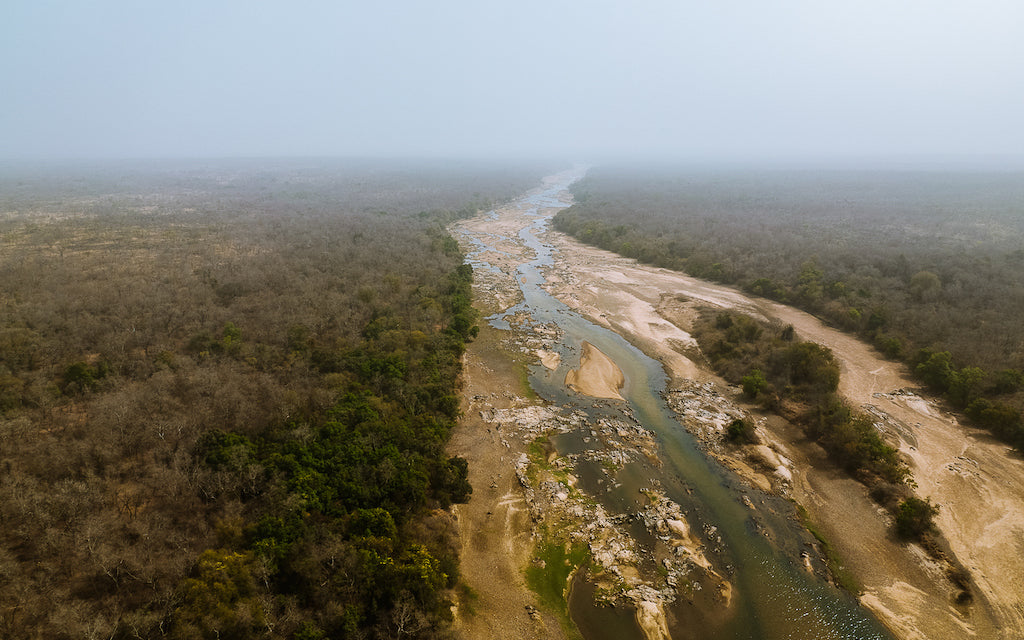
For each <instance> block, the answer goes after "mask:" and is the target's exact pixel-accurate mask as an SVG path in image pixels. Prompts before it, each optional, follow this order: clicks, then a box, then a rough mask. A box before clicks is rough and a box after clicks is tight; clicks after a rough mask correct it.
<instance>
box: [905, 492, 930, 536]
mask: <svg viewBox="0 0 1024 640" xmlns="http://www.w3.org/2000/svg"><path fill="white" fill-rule="evenodd" d="M938 513H939V507H938V506H937V505H933V504H932V503H931V500H930V499H925V500H922V499H920V498H917V497H913V496H912V497H910V498H907V499H906V500H904V501H903V502H901V503H900V507H899V509H898V510H897V511H896V533H897V534H898V535H899V536H900V537H901V538H903V539H905V540H920V539H921V538H922V537H923V536H924V535H925V534H927V533H930V532H931V531H933V530H934V529H935V524H934V522H933V519H934V518H935V515H936V514H938Z"/></svg>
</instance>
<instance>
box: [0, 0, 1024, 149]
mask: <svg viewBox="0 0 1024 640" xmlns="http://www.w3.org/2000/svg"><path fill="white" fill-rule="evenodd" d="M3 15H4V19H3V21H2V24H0V81H2V86H3V87H4V89H5V90H4V94H5V95H4V100H2V101H0V158H3V159H7V160H12V159H14V160H17V159H39V158H43V159H47V158H60V159H65V158H98V157H99V158H128V157H238V156H245V157H251V156H425V157H452V156H516V157H524V156H537V155H546V156H550V155H557V156H572V157H580V158H608V157H631V158H638V157H653V156H658V157H670V158H680V159H690V160H693V159H702V158H711V159H726V160H750V159H801V158H831V159H838V160H844V159H856V158H864V157H872V158H882V159H898V158H919V159H926V160H927V159H936V158H958V157H969V158H982V159H995V160H996V161H998V160H999V159H1000V158H1010V159H1016V160H1018V161H1019V159H1020V157H1021V154H1022V153H1024V126H1021V125H1022V122H1021V120H1022V118H1021V114H1022V113H1024V67H1022V66H1021V64H1020V61H1021V60H1024V40H1022V39H1021V38H1020V36H1019V27H1020V25H1021V24H1024V5H1020V4H1019V3H1013V2H1009V1H1002V0H980V1H975V2H971V3H967V2H951V1H940V2H923V1H918V0H914V1H908V2H899V3H891V2H881V1H879V0H868V1H866V2H860V3H856V4H842V5H839V4H837V3H820V2H814V1H812V0H789V1H782V2H777V3H754V2H743V1H739V0H733V1H726V2H718V3H713V4H712V3H707V4H705V3H694V2H665V1H658V2H647V3H643V4H628V5H627V4H625V3H621V4H620V3H609V2H560V3H551V2H537V1H534V0H531V1H526V2H517V3H501V4H498V3H480V2H467V1H463V0H459V1H455V2H440V3H431V4H428V3H415V2H394V3H390V4H387V5H380V6H369V5H367V4H366V3H354V2H322V1H312V0H311V1H307V2H300V3H289V4H287V5H285V4H284V3H281V4H276V3H263V2H257V3H250V2H239V1H237V0H228V1H225V2H218V3H203V2H195V1H192V0H186V1H185V2H181V3H173V4H161V5H152V6H144V5H142V4H141V3H132V2H127V1H125V0H101V1H99V2H95V3H75V2H27V1H23V0H15V1H14V2H13V3H11V4H9V5H8V6H6V7H5V8H4V11H3Z"/></svg>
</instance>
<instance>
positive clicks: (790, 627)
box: [469, 176, 892, 640]
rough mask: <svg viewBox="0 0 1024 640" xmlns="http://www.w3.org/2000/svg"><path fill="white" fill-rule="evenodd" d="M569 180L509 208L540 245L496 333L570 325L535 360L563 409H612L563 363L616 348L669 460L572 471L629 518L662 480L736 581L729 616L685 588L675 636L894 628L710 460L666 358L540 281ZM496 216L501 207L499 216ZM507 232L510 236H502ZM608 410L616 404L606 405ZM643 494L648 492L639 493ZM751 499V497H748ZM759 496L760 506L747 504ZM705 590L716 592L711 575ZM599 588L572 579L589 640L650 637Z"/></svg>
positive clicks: (824, 638)
mask: <svg viewBox="0 0 1024 640" xmlns="http://www.w3.org/2000/svg"><path fill="white" fill-rule="evenodd" d="M573 179H574V177H573V176H566V178H565V179H564V180H563V181H562V182H560V183H557V184H554V185H551V186H549V187H548V188H547V189H545V190H544V191H542V192H539V193H535V194H533V195H530V196H526V197H524V198H522V199H521V200H519V201H518V202H516V203H513V205H512V206H514V207H518V208H519V209H521V210H524V211H525V213H526V214H528V216H529V218H528V219H529V220H530V222H529V224H527V225H526V226H524V227H522V228H521V229H520V230H519V231H518V235H517V238H516V240H517V241H518V242H519V243H521V244H522V245H523V246H526V247H528V248H529V249H530V250H532V253H533V254H534V256H535V257H534V258H533V259H532V260H530V261H529V262H526V263H524V264H522V265H520V266H519V268H518V270H517V273H516V276H517V281H518V282H519V285H520V288H521V290H522V295H523V300H522V302H520V303H519V304H518V305H516V306H514V307H512V308H510V309H508V310H507V311H505V312H503V313H501V314H498V315H496V316H493V317H491V318H489V319H488V320H489V321H490V323H491V324H492V325H493V326H495V327H497V328H499V329H509V328H510V327H509V324H508V318H510V317H512V316H514V315H516V314H523V313H525V314H528V315H529V316H530V319H531V320H530V321H531V322H532V323H534V324H546V323H554V324H555V325H557V326H558V327H559V329H560V330H561V332H562V337H561V341H560V344H559V345H558V346H557V348H556V350H557V351H559V353H560V355H561V356H562V362H563V364H562V365H561V366H560V367H559V368H558V369H557V370H555V371H548V370H547V369H544V368H543V367H541V366H540V365H537V366H535V367H533V369H532V373H531V377H530V382H531V385H532V386H533V387H534V390H535V391H536V392H537V393H538V395H540V396H541V397H542V398H544V399H546V400H548V401H550V402H552V403H555V404H560V405H567V404H572V405H574V406H577V407H582V408H584V410H587V411H590V412H593V413H594V417H595V418H596V417H598V414H601V413H602V412H604V413H606V412H607V411H609V408H608V407H606V406H599V404H598V403H592V404H591V406H590V407H587V406H586V405H587V403H586V402H585V401H584V400H583V399H581V397H580V396H577V395H576V394H573V393H572V392H570V391H567V390H566V389H565V388H564V384H563V381H564V377H565V371H566V369H567V368H572V367H575V366H576V363H578V362H579V354H580V351H581V348H580V347H581V344H582V343H583V342H584V341H586V342H589V343H590V344H592V345H594V346H596V347H597V348H598V349H600V350H601V351H602V352H604V353H605V354H606V355H608V356H609V357H610V358H611V359H612V360H614V361H615V363H616V364H617V365H618V366H619V368H620V369H621V370H622V372H623V374H624V377H625V385H624V387H623V388H622V390H621V394H622V396H623V397H624V398H625V399H626V403H625V404H626V405H627V407H628V410H629V411H630V413H631V415H632V416H633V417H635V418H636V420H638V421H639V422H640V423H641V424H642V425H643V426H644V427H645V428H646V429H647V430H649V431H651V432H654V433H655V434H656V437H657V439H658V442H659V445H660V451H659V454H660V458H661V464H660V465H656V464H647V463H643V462H633V463H630V464H628V465H626V466H625V467H623V468H622V469H620V470H619V471H618V474H617V476H616V478H615V480H616V488H615V490H613V491H609V490H604V491H601V490H600V489H599V488H598V487H597V486H596V483H595V482H596V481H595V477H596V476H597V474H598V472H597V470H593V469H588V468H586V466H585V465H581V466H580V467H579V468H577V469H576V473H577V475H578V476H579V477H580V484H581V486H582V487H583V488H584V489H589V490H592V491H593V492H594V493H595V497H596V498H597V499H598V500H599V501H600V502H601V504H602V505H603V506H604V507H605V508H606V509H607V510H608V511H609V512H610V513H612V514H629V513H630V512H631V511H636V509H637V508H638V507H639V503H640V500H642V496H643V494H642V493H641V492H640V490H641V489H643V488H644V487H645V486H657V487H658V488H660V490H662V491H663V492H664V493H665V494H666V495H667V496H668V497H669V498H671V499H672V500H674V501H675V502H677V503H678V504H680V505H681V506H682V507H683V508H684V510H685V512H686V513H687V519H688V520H689V521H690V525H691V528H693V529H694V530H695V531H703V541H704V543H705V545H706V546H707V547H708V548H709V549H713V550H714V554H713V556H712V558H711V560H712V563H713V564H714V565H715V569H716V571H717V572H718V573H719V574H721V575H723V576H725V577H726V579H728V580H729V581H730V582H731V583H732V585H733V596H732V601H731V606H730V607H729V609H728V610H727V611H725V612H722V611H716V607H717V609H722V607H721V605H716V604H715V601H714V598H712V597H710V594H704V595H703V596H702V595H701V594H700V593H697V594H694V593H693V592H692V591H691V592H689V593H688V594H681V595H680V597H679V598H678V599H677V600H676V602H675V603H674V604H672V605H670V606H668V607H666V608H667V610H668V614H669V615H668V620H669V624H670V631H671V634H672V637H673V638H676V639H677V640H678V639H682V638H702V639H707V640H712V639H729V640H733V639H735V640H740V639H743V640H776V639H778V640H782V639H792V640H828V639H836V640H873V639H890V638H892V636H891V635H890V634H889V633H888V631H886V630H885V628H884V627H883V626H882V625H881V624H880V623H879V622H878V621H877V620H876V619H875V618H874V617H873V616H872V615H871V614H870V612H868V611H867V610H865V609H864V608H863V607H861V606H859V605H858V604H857V602H856V601H855V600H854V599H853V598H852V597H850V596H849V595H848V594H846V593H845V592H842V591H840V590H839V589H837V588H835V587H833V586H831V585H829V584H828V583H827V582H825V581H823V580H821V579H820V578H818V577H816V576H815V574H814V573H813V572H810V571H807V570H806V569H805V567H804V564H803V561H802V560H801V557H800V553H801V551H803V550H805V549H808V548H810V546H811V544H812V542H813V539H812V538H811V537H810V536H809V534H807V533H806V532H805V531H803V530H802V529H801V528H800V527H799V526H798V525H797V524H796V523H795V521H796V519H795V517H794V512H793V508H792V506H791V505H790V504H789V503H788V502H786V501H784V500H782V499H779V498H774V497H772V496H767V495H764V494H760V493H759V492H757V491H756V490H753V489H751V488H750V487H748V486H746V485H743V484H742V483H740V482H739V481H737V480H736V479H735V477H734V476H732V475H731V474H730V473H729V472H728V471H726V470H724V469H723V468H722V467H721V466H720V465H719V464H718V463H717V462H716V461H715V460H714V459H713V458H710V457H709V456H707V455H706V454H705V453H704V452H703V451H702V450H701V448H700V447H699V446H698V444H697V442H696V441H695V439H694V438H693V437H692V436H691V435H690V434H689V433H688V432H687V431H686V430H685V429H684V428H683V427H682V426H681V425H680V423H679V421H678V420H677V419H676V417H675V414H673V413H672V412H671V410H670V409H669V408H668V407H667V405H666V403H665V401H664V399H663V397H662V393H663V392H664V391H665V389H666V386H667V382H668V380H667V378H666V375H665V372H664V370H663V369H662V366H661V365H660V364H659V363H658V362H657V361H655V360H653V359H652V358H650V357H648V356H647V355H645V354H644V353H643V352H641V351H640V350H638V349H637V348H636V347H634V346H633V345H631V344H630V343H629V342H627V341H626V340H625V339H623V338H622V337H621V336H619V335H618V334H617V333H615V332H613V331H610V330H608V329H605V328H603V327H601V326H598V325H596V324H594V323H592V322H590V321H589V320H587V319H586V318H584V317H583V316H581V315H579V314H578V313H576V312H574V311H573V310H572V309H570V308H569V307H567V306H566V305H564V304H563V303H561V302H559V301H558V300H556V299H554V298H553V297H552V296H551V295H549V294H548V293H547V292H546V291H545V290H544V289H543V288H542V286H541V285H542V284H543V283H544V275H543V270H544V268H545V267H546V266H548V265H551V264H552V263H553V261H554V260H557V255H555V253H554V250H553V248H552V247H551V246H549V245H547V244H545V243H544V242H542V241H541V240H540V239H539V237H538V236H539V235H540V234H541V233H542V232H543V231H544V230H545V229H546V228H547V227H548V225H549V223H550V219H551V216H552V215H554V213H555V212H556V211H557V210H558V209H559V208H561V207H564V206H565V205H564V202H566V201H567V200H568V197H567V196H568V187H569V185H570V184H571V182H572V180H573ZM488 215H491V216H497V215H500V214H498V213H495V212H491V213H489V214H488ZM505 239H506V240H511V238H505ZM475 243H476V245H477V251H474V252H471V254H470V256H469V258H470V262H471V264H473V265H474V267H475V268H477V269H493V268H495V267H494V265H490V264H488V263H486V262H484V261H483V259H482V257H483V256H485V255H486V254H485V251H486V250H488V249H491V250H493V247H491V246H489V245H490V243H489V242H488V241H487V239H486V238H483V239H481V238H479V237H478V238H477V239H476V240H475ZM610 404H611V405H613V406H612V409H614V405H615V404H617V403H610ZM553 442H554V444H555V447H556V448H557V449H558V450H559V453H561V454H564V453H567V452H570V451H573V450H574V449H578V448H580V447H583V446H586V445H584V444H583V442H582V439H581V438H579V437H573V436H572V435H571V434H568V435H566V436H563V437H556V438H553ZM638 496H640V497H639V498H638ZM744 496H746V497H747V500H748V503H747V504H745V503H744V501H743V497H744ZM751 502H753V503H756V504H757V505H758V506H757V508H756V509H753V508H751V506H750V503H751ZM706 586H707V587H711V588H709V589H707V591H711V590H712V589H713V584H711V583H708V584H707V585H706ZM591 592H592V588H590V587H589V585H588V584H587V583H586V578H585V576H583V577H582V578H581V579H578V580H577V581H576V583H575V585H574V589H573V593H572V595H571V597H570V612H571V615H572V617H573V619H574V621H575V622H576V624H577V626H578V627H579V629H580V630H581V632H582V633H583V634H584V637H586V638H587V639H588V640H605V639H606V638H607V639H609V640H610V639H611V638H616V639H620V638H627V637H637V638H641V637H643V636H642V634H641V633H640V629H639V627H638V626H637V625H636V623H635V622H634V621H633V616H632V612H627V611H622V610H621V609H609V608H607V607H598V606H595V605H594V604H593V601H592V598H591V597H590V594H591Z"/></svg>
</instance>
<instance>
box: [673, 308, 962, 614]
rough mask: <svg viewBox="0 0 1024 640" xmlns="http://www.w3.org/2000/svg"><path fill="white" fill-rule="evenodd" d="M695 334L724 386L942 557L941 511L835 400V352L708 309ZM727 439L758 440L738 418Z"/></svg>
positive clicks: (867, 423) (863, 423)
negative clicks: (801, 434)
mask: <svg viewBox="0 0 1024 640" xmlns="http://www.w3.org/2000/svg"><path fill="white" fill-rule="evenodd" d="M693 335H694V337H695V338H696V339H697V341H698V343H699V344H700V347H701V351H702V353H704V355H705V356H706V357H707V358H708V360H709V361H710V363H711V365H712V366H713V367H714V368H715V370H716V371H717V372H718V373H720V374H721V375H722V376H723V377H724V378H725V379H726V380H728V381H730V382H732V383H734V384H738V385H740V386H742V388H743V393H744V395H746V396H747V397H748V398H749V399H751V400H753V401H757V402H759V403H760V404H762V405H763V406H765V407H766V408H768V409H771V410H774V411H776V412H778V413H780V414H783V415H785V416H786V417H787V418H789V419H791V420H793V421H794V422H795V423H796V424H799V425H801V426H802V427H803V429H804V431H805V432H806V433H807V435H808V436H809V437H810V438H812V439H814V440H815V441H816V442H817V443H818V444H820V445H821V447H822V448H823V449H824V450H825V451H826V452H827V453H828V455H829V457H830V458H831V459H832V460H833V461H834V462H835V463H836V464H837V465H838V466H839V467H841V468H842V469H844V470H845V471H846V472H847V473H849V474H850V475H852V476H853V477H855V478H857V479H858V480H859V481H860V482H862V483H863V484H864V485H865V486H867V487H868V488H869V489H870V492H871V497H872V498H873V499H874V500H875V501H876V502H878V503H879V504H880V505H881V506H883V507H885V508H886V509H887V510H888V511H889V513H890V514H891V515H892V517H893V523H894V528H895V532H896V533H897V535H899V536H900V537H902V538H905V539H913V540H918V541H920V542H922V544H924V545H925V547H926V548H927V549H928V550H929V551H930V552H931V553H933V554H935V555H936V557H938V558H944V555H943V553H942V551H941V549H940V545H939V543H938V540H937V538H936V537H935V536H936V531H935V529H934V526H933V522H932V519H933V517H934V516H935V514H936V512H937V508H936V507H935V506H934V505H932V504H931V502H930V501H929V500H927V499H926V500H922V499H920V498H918V497H916V496H915V495H914V493H913V491H912V489H911V484H912V478H911V474H910V469H909V468H908V467H907V465H906V464H905V463H904V462H903V460H901V459H900V456H899V452H898V451H897V449H896V448H894V447H892V446H890V445H888V444H887V443H886V442H885V440H884V439H883V438H882V436H881V435H880V434H879V432H878V430H877V429H876V428H875V426H874V423H873V420H872V419H871V417H870V416H868V415H865V414H863V413H860V412H856V411H854V410H853V409H852V408H851V407H850V406H849V405H848V404H847V403H846V402H845V401H843V400H842V398H840V397H839V396H838V394H837V393H836V390H837V389H838V387H839V375H840V374H839V365H838V363H837V362H836V361H835V358H834V356H833V355H832V352H831V350H829V349H828V348H826V347H823V346H821V345H819V344H816V343H813V342H804V341H801V340H798V339H797V337H796V334H795V332H794V331H793V327H791V326H787V327H779V326H771V325H766V324H764V323H761V322H758V321H756V320H753V319H751V318H750V317H749V316H745V315H743V314H740V313H735V312H730V311H724V312H713V311H711V310H705V311H704V312H703V313H702V314H701V316H700V318H699V320H698V322H697V323H696V325H695V326H694V333H693ZM727 437H728V438H730V439H731V440H733V441H738V442H744V441H746V442H752V441H754V439H755V437H756V436H755V435H754V432H753V427H752V425H750V424H749V423H748V422H746V421H744V420H737V421H735V422H733V424H732V425H730V426H729V428H728V430H727ZM950 575H951V578H952V579H953V580H954V582H955V583H956V584H957V586H958V587H959V588H960V589H961V590H962V593H961V596H960V597H961V598H962V599H969V598H970V592H969V579H968V578H967V576H966V574H965V573H963V572H962V571H961V570H953V571H951V574H950Z"/></svg>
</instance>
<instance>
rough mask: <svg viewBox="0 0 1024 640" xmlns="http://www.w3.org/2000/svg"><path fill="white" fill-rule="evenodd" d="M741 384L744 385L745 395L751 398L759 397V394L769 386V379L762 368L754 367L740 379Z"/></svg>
mask: <svg viewBox="0 0 1024 640" xmlns="http://www.w3.org/2000/svg"><path fill="white" fill-rule="evenodd" d="M740 384H741V385H743V395H745V396H747V397H748V398H750V399H751V400H753V399H754V398H756V397H757V394H759V393H761V392H762V391H764V390H765V389H767V388H768V380H767V379H766V378H765V377H764V374H763V373H761V370H760V369H752V370H751V371H750V373H748V374H747V375H745V376H743V378H742V379H741V380H740Z"/></svg>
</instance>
